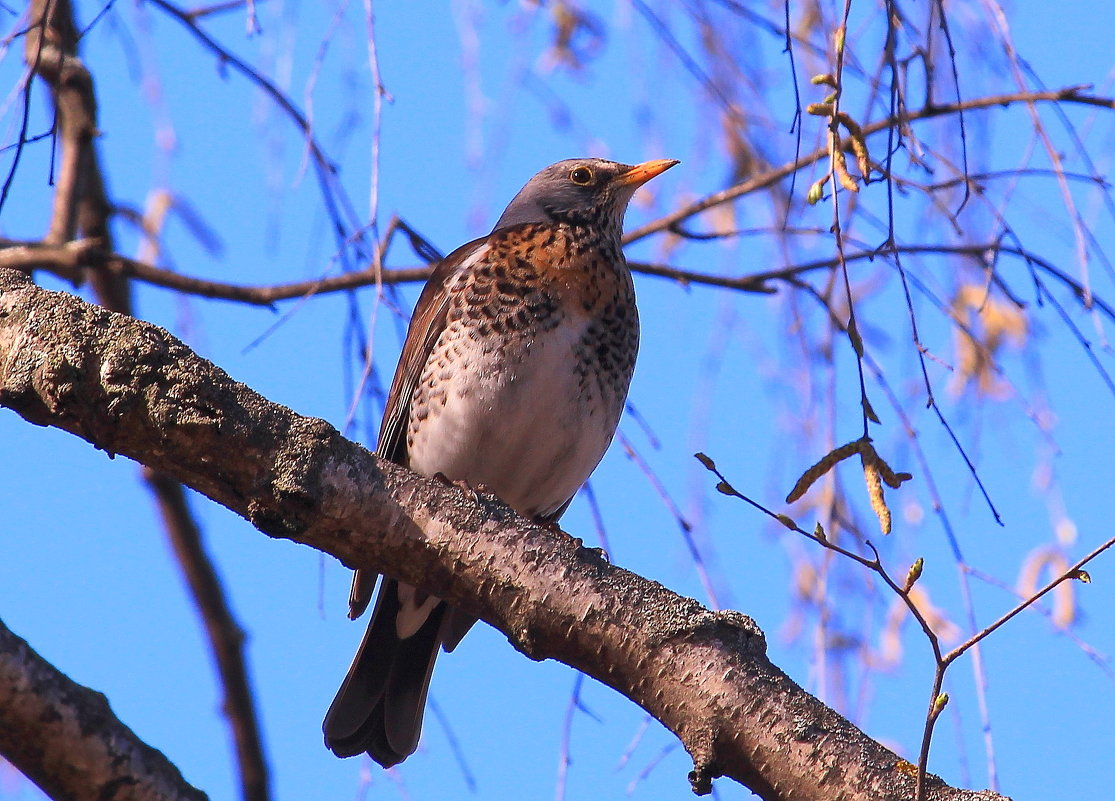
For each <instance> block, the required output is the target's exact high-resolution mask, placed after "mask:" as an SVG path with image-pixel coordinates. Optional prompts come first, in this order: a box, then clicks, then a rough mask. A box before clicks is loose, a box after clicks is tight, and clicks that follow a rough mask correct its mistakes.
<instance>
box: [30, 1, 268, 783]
mask: <svg viewBox="0 0 1115 801" xmlns="http://www.w3.org/2000/svg"><path fill="white" fill-rule="evenodd" d="M31 19H32V25H31V28H30V31H29V35H28V37H27V42H26V48H25V53H26V55H25V58H26V61H27V63H28V65H29V66H30V67H31V69H32V70H33V71H35V72H36V73H37V74H38V75H39V76H40V77H42V78H43V79H44V80H45V81H46V83H47V85H48V86H49V87H50V92H51V98H52V100H53V102H54V107H55V111H56V116H57V124H56V136H57V138H58V141H59V143H60V148H61V151H62V167H61V170H60V171H59V175H58V177H57V180H56V183H55V192H54V214H53V216H52V218H51V227H50V231H49V232H48V234H47V236H46V237H45V243H46V244H47V245H50V246H54V247H55V248H56V249H58V250H59V251H60V253H62V254H73V255H75V256H77V257H78V261H77V262H76V263H74V264H72V265H70V266H69V267H68V268H67V270H66V271H65V273H66V274H67V277H69V278H70V280H74V281H75V283H76V280H77V279H79V278H81V277H83V276H88V277H89V279H90V284H91V285H92V287H93V290H94V292H95V294H96V296H97V299H98V301H99V302H100V304H101V305H102V306H104V307H105V308H108V309H111V310H113V311H118V312H121V313H124V314H131V313H132V296H131V283H130V281H129V278H130V276H128V275H126V274H124V273H123V272H121V271H109V270H104V269H98V268H97V266H96V264H93V263H91V262H90V260H88V259H81V258H80V256H81V254H82V252H83V248H82V247H81V245H80V243H75V242H74V238H75V237H76V236H78V235H81V236H82V237H84V239H83V240H82V241H83V242H96V243H99V244H100V246H101V247H102V248H104V249H105V250H107V251H108V252H112V251H114V250H115V247H114V244H113V238H112V232H111V229H110V219H111V216H112V204H111V203H110V202H109V199H108V195H107V193H106V191H105V183H104V179H103V177H102V173H101V167H100V161H99V157H98V154H97V149H96V147H95V144H94V141H95V137H96V136H97V135H98V130H97V99H96V94H95V91H94V83H93V76H92V74H91V73H90V72H89V70H88V69H87V68H86V66H85V65H84V63H83V62H82V61H81V60H80V59H79V58H78V43H79V36H78V32H77V24H76V22H75V20H74V14H73V7H72V4H71V2H70V0H34V2H33V4H32V9H31ZM75 244H76V245H77V246H76V247H75ZM80 268H84V269H80ZM145 479H146V480H147V483H148V486H149V487H151V489H152V491H153V493H154V495H155V499H156V503H157V505H158V506H159V509H160V512H161V514H162V517H163V520H164V522H165V525H166V530H167V535H168V537H169V538H170V540H171V542H172V545H173V547H174V552H175V554H176V555H177V557H178V560H179V566H180V567H181V569H182V572H183V574H184V575H185V576H186V580H187V584H188V586H189V588H190V590H191V592H192V594H193V598H194V604H195V606H196V607H197V609H198V612H199V614H200V615H201V617H202V619H203V622H204V625H205V630H206V633H207V634H208V635H209V643H210V648H211V650H212V652H213V655H214V661H215V663H216V667H217V675H218V677H219V679H220V683H221V686H222V688H223V691H224V707H223V709H224V713H225V717H226V719H227V720H228V723H229V727H230V729H231V732H232V737H233V742H234V744H235V752H236V764H237V768H238V770H239V774H240V784H241V795H242V797H243V799H244V801H268V799H269V798H270V791H269V779H268V770H267V762H266V759H265V758H264V754H263V738H262V736H261V734H260V729H259V723H258V718H257V715H256V712H255V703H254V700H253V697H252V693H251V686H250V683H249V681H248V671H247V668H246V666H245V662H244V656H243V651H242V649H241V648H240V644H241V640H242V633H241V631H240V628H239V626H238V625H237V624H236V622H235V620H234V619H233V617H232V614H231V612H230V611H229V607H228V603H227V601H226V600H225V597H224V592H223V590H222V589H221V585H220V582H219V580H218V579H217V576H216V571H215V570H214V568H213V566H212V564H211V562H210V561H209V558H208V555H207V554H206V553H205V550H204V548H203V547H202V544H201V533H200V530H199V529H198V527H197V525H196V523H195V522H194V520H193V517H192V516H191V514H190V511H189V507H188V506H187V505H186V502H185V496H184V494H183V491H182V487H181V485H180V484H178V483H177V482H175V481H174V480H172V479H171V478H169V477H168V476H165V475H161V474H159V473H157V472H156V471H153V470H150V469H148V470H146V471H145Z"/></svg>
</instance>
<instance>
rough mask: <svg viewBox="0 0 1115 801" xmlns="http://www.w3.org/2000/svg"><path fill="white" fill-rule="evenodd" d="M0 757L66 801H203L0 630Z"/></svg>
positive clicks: (95, 696) (83, 694) (161, 759)
mask: <svg viewBox="0 0 1115 801" xmlns="http://www.w3.org/2000/svg"><path fill="white" fill-rule="evenodd" d="M0 752H2V753H3V754H4V756H5V757H7V758H8V760H9V761H10V762H11V763H12V764H13V765H15V766H16V767H17V768H18V769H19V770H20V772H22V773H23V775H25V776H27V778H29V779H31V781H33V782H35V784H37V785H38V786H39V787H40V788H41V789H42V791H43V792H44V793H46V794H47V795H49V796H51V797H52V798H56V799H67V801H205V799H206V795H205V793H203V792H201V791H200V790H197V789H195V788H194V787H191V786H190V785H189V784H187V783H186V780H185V779H183V778H182V774H181V773H179V772H178V769H177V768H176V767H174V765H172V764H171V763H170V762H169V761H168V760H167V758H166V757H165V756H163V755H162V753H160V752H159V751H156V750H155V749H154V748H152V747H151V746H149V745H147V744H146V743H144V742H143V741H142V740H140V739H139V738H138V737H136V735H135V733H134V732H133V731H132V730H131V729H129V728H128V727H127V726H125V725H124V724H123V723H121V722H120V721H119V720H117V719H116V716H115V715H113V714H112V710H111V709H110V708H109V706H108V701H107V700H106V699H105V697H104V696H103V695H101V694H100V693H99V692H95V691H94V690H90V689H88V688H86V687H82V686H81V685H80V684H75V683H74V682H73V681H71V680H70V679H69V678H67V677H66V676H64V675H63V674H62V673H60V672H58V670H57V669H56V668H54V667H53V666H52V665H50V664H49V663H47V662H46V661H45V660H44V659H43V658H42V657H41V656H39V655H38V654H37V653H35V652H34V651H33V650H32V649H31V647H30V646H29V645H28V644H27V643H26V642H24V641H23V640H21V639H20V638H19V637H17V636H16V635H15V634H13V633H12V632H11V631H10V630H9V629H8V627H7V626H5V625H4V624H3V622H0Z"/></svg>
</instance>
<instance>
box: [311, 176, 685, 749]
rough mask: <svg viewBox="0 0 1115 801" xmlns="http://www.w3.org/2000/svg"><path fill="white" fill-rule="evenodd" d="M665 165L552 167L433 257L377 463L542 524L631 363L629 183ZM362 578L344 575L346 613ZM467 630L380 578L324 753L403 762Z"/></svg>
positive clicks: (608, 418) (556, 512)
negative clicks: (436, 674)
mask: <svg viewBox="0 0 1115 801" xmlns="http://www.w3.org/2000/svg"><path fill="white" fill-rule="evenodd" d="M675 163H676V162H673V161H665V160H663V161H655V162H647V163H646V164H641V165H637V166H635V167H632V166H628V165H623V164H617V163H615V162H610V161H604V160H601V159H574V160H567V161H563V162H558V163H557V164H554V165H551V166H550V167H547V168H546V169H545V170H543V171H542V172H540V173H538V174H537V175H536V176H534V178H532V179H531V180H530V181H529V182H528V183H527V185H526V186H524V188H523V189H522V190H521V191H520V192H519V194H518V195H517V196H516V197H515V199H514V200H513V201H512V202H511V204H510V205H509V206H508V207H507V209H506V211H504V213H503V216H502V217H501V218H500V221H499V222H498V223H497V224H496V227H495V229H494V230H493V232H492V233H491V234H489V235H488V236H486V237H483V238H481V239H478V240H475V241H473V242H470V243H468V244H466V245H464V246H462V247H460V248H458V249H457V250H456V251H454V252H453V253H451V254H450V255H449V256H447V257H446V258H445V259H443V260H442V261H441V262H440V263H439V264H438V265H437V266H436V268H435V269H434V272H433V274H432V275H431V277H430V280H429V281H428V283H427V285H426V287H425V289H424V290H423V292H422V295H421V297H420V298H419V301H418V304H417V306H416V307H415V313H414V317H413V318H412V320H411V325H410V329H409V330H408V332H407V340H406V343H405V344H404V346H403V353H402V356H401V357H400V360H399V366H398V368H397V369H396V373H395V378H394V381H393V382H392V386H391V392H390V394H389V396H388V401H387V407H386V410H385V414H384V420H383V424H382V426H381V429H380V441H379V446H378V452H379V453H380V455H381V456H384V457H385V458H388V459H391V460H393V461H396V462H398V463H399V464H403V465H407V466H409V467H410V468H411V469H413V470H415V471H416V472H419V473H422V474H424V475H434V474H435V473H440V474H442V475H444V476H446V477H447V478H449V479H453V480H463V481H466V482H468V483H469V484H471V485H474V486H477V485H484V486H485V487H486V488H488V489H490V490H491V491H492V492H494V493H495V494H497V495H498V496H499V497H500V498H502V499H503V500H504V501H506V502H507V503H508V504H509V505H510V506H511V507H512V508H514V509H515V510H516V511H517V512H519V513H520V514H522V515H524V516H527V517H531V518H534V519H537V520H544V521H556V520H557V519H558V517H560V515H561V513H562V512H563V511H564V510H565V507H566V506H567V505H568V504H569V502H570V500H571V499H572V497H573V495H574V494H575V493H576V492H577V490H578V489H579V488H580V486H581V484H582V483H584V481H585V479H587V478H588V476H589V474H590V473H591V472H592V470H593V469H594V468H595V467H596V465H597V463H598V462H599V461H600V459H601V457H602V456H603V455H604V451H605V450H606V449H607V447H608V444H609V443H610V442H611V439H612V436H613V435H614V433H615V429H616V425H617V424H618V422H619V418H620V415H621V413H622V411H623V406H624V403H625V400H626V397H627V388H628V384H629V383H630V380H631V373H632V371H633V369H634V366H635V356H636V353H637V351H638V342H639V323H638V314H637V311H636V308H635V291H634V286H633V284H632V281H631V275H630V273H629V272H628V270H627V263H626V261H625V260H624V257H623V253H622V250H621V245H620V235H621V229H622V223H623V213H624V210H625V209H626V207H627V203H628V201H629V200H630V198H631V195H632V194H633V193H634V191H635V189H637V188H638V187H639V186H640V185H642V184H643V183H645V182H646V181H647V180H650V178H653V177H654V176H655V175H658V174H659V173H661V172H662V171H664V170H666V169H668V168H669V167H671V166H673V164H675ZM582 179H584V180H582ZM373 580H374V577H369V576H368V575H367V574H366V572H365V571H359V572H358V573H357V575H356V578H355V579H354V582H353V592H352V596H351V597H350V614H351V615H352V616H354V617H355V616H356V615H358V614H360V613H361V612H362V611H363V609H364V607H365V606H366V605H367V602H368V598H369V596H370V590H371V585H372V581H373ZM473 622H474V620H473V619H472V618H470V617H469V616H467V615H464V614H463V613H460V612H459V611H457V610H455V609H452V608H450V607H449V606H448V605H447V604H445V603H443V602H441V601H440V600H438V599H437V598H434V597H431V596H427V595H425V594H424V593H421V592H420V591H417V590H415V589H414V588H411V587H408V586H407V585H403V584H400V583H398V582H396V581H394V580H393V579H385V580H384V582H383V586H382V587H381V589H380V593H379V596H378V599H377V601H376V607H375V609H374V611H373V615H372V620H371V622H370V623H369V626H368V631H367V634H365V637H364V641H363V642H362V643H361V647H360V650H359V651H358V652H357V655H356V658H355V659H354V661H353V664H352V667H350V669H349V673H348V676H346V678H345V683H344V684H343V685H342V687H341V690H340V691H339V692H338V694H337V698H336V699H335V700H334V702H333V705H332V706H331V707H330V709H329V712H328V713H327V715H326V719H325V724H324V730H325V739H326V744H327V745H328V746H329V747H330V748H331V749H332V750H333V751H334V752H335V753H336V754H337V755H338V756H350V755H355V754H357V753H360V752H362V751H367V752H368V753H369V754H371V756H372V757H373V758H374V759H376V761H378V762H380V763H381V764H382V765H384V766H385V767H389V766H390V765H393V764H396V763H398V762H400V761H402V760H403V759H405V758H406V757H407V756H408V755H409V754H410V753H412V752H413V751H414V749H415V748H416V747H417V744H418V736H419V733H420V730H421V721H422V710H423V706H424V704H425V697H426V690H427V688H428V684H429V677H430V671H431V670H432V667H433V659H434V657H435V656H436V654H437V650H438V648H439V646H440V647H444V648H445V650H452V648H453V647H455V646H456V644H457V642H459V640H460V638H461V637H462V636H463V635H464V633H465V632H466V631H467V630H468V628H469V627H470V626H471V625H472V623H473Z"/></svg>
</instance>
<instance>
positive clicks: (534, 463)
mask: <svg viewBox="0 0 1115 801" xmlns="http://www.w3.org/2000/svg"><path fill="white" fill-rule="evenodd" d="M569 323H570V321H568V320H567V321H565V323H563V324H562V325H559V326H557V327H556V328H554V329H552V330H550V331H545V332H538V333H537V334H535V335H534V336H533V337H523V338H521V339H518V340H511V342H509V343H508V342H505V344H504V348H505V349H504V350H503V351H502V352H501V350H500V348H493V347H491V344H490V343H489V344H488V347H487V352H485V347H484V346H483V345H482V344H481V343H480V342H478V341H477V340H475V339H470V338H468V337H467V336H466V337H464V338H463V340H457V342H456V344H454V345H451V346H450V345H446V344H445V343H439V345H438V347H437V348H436V349H435V350H437V351H438V352H439V353H440V358H438V357H437V356H435V357H434V358H431V359H430V362H429V363H428V364H427V366H426V369H425V371H424V372H423V375H422V378H421V379H420V381H419V389H418V391H417V392H416V396H415V398H414V402H413V403H412V408H411V413H410V415H411V417H410V421H409V425H408V431H409V436H408V454H409V464H410V467H411V469H413V470H415V471H417V472H419V473H422V474H424V475H427V476H432V475H433V474H434V473H442V474H444V475H445V476H446V477H447V478H450V479H453V480H464V481H467V482H468V483H469V484H471V485H472V486H474V487H475V486H478V485H485V486H486V487H487V488H488V489H489V490H490V491H491V492H494V493H495V494H496V495H498V496H499V497H500V498H502V499H503V500H504V501H505V502H506V503H507V504H508V505H510V506H511V507H512V508H513V509H515V510H516V511H517V512H519V513H520V514H522V515H525V516H529V517H535V516H546V515H549V514H552V513H553V512H555V511H556V510H557V509H558V508H560V507H561V505H562V504H564V503H565V502H566V501H567V500H568V499H569V498H571V497H572V496H573V494H574V493H576V491H577V490H578V489H579V488H580V486H581V484H583V483H584V481H585V479H586V478H588V476H589V474H590V473H591V472H592V471H593V469H594V468H595V467H596V465H597V463H598V462H599V461H600V459H601V457H602V456H603V455H604V451H605V450H607V448H608V444H609V443H610V442H611V439H612V435H613V433H614V432H615V427H616V423H617V422H618V419H619V415H620V412H621V411H622V407H623V403H624V400H625V397H626V386H624V387H622V390H623V393H622V395H620V396H618V397H617V396H616V393H615V391H614V390H609V389H605V388H604V387H602V386H601V385H600V384H598V383H597V382H595V381H590V382H588V385H589V386H590V389H589V392H591V393H592V396H591V401H589V400H588V399H586V397H585V395H586V393H585V386H586V382H585V381H584V379H583V377H580V376H578V375H577V364H578V359H577V357H576V347H577V344H578V342H579V341H580V338H581V336H582V335H583V333H584V331H585V329H586V328H587V325H588V323H587V320H586V321H585V323H584V325H583V326H581V327H578V326H577V325H576V324H573V325H570V324H569ZM497 364H498V365H500V367H499V368H498V369H497V368H496V365H497ZM508 365H513V366H512V367H510V368H509V367H508ZM431 383H432V384H433V386H431ZM601 392H604V393H605V394H604V396H603V397H601Z"/></svg>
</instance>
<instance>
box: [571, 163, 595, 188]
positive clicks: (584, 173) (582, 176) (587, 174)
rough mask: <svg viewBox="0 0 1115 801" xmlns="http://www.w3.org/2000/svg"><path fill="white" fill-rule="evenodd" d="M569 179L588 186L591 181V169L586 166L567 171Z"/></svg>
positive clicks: (578, 184) (579, 184)
mask: <svg viewBox="0 0 1115 801" xmlns="http://www.w3.org/2000/svg"><path fill="white" fill-rule="evenodd" d="M569 180H570V181H572V182H573V183H575V184H577V186H588V185H589V184H591V183H592V170H590V169H589V168H588V167H577V168H575V169H574V170H573V172H571V173H569Z"/></svg>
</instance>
